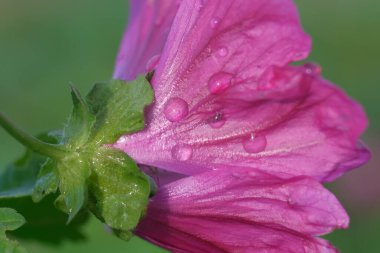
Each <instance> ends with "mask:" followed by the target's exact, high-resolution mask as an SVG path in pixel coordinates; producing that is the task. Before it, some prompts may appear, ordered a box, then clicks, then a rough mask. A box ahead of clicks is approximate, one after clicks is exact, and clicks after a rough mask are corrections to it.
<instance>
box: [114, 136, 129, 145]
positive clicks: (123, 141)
mask: <svg viewBox="0 0 380 253" xmlns="http://www.w3.org/2000/svg"><path fill="white" fill-rule="evenodd" d="M126 140H127V137H125V136H124V135H123V136H121V137H120V138H119V139H118V140H117V141H116V144H124V143H126Z"/></svg>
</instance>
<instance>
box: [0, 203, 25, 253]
mask: <svg viewBox="0 0 380 253" xmlns="http://www.w3.org/2000/svg"><path fill="white" fill-rule="evenodd" d="M24 223H25V219H24V217H23V216H22V215H21V214H19V213H17V212H16V211H15V210H13V209H11V208H0V252H4V253H8V252H9V253H24V252H26V250H25V249H24V248H23V247H21V246H20V245H19V243H18V242H16V241H12V240H9V239H8V238H7V237H6V234H5V232H6V231H12V230H15V229H17V228H19V227H21V226H22V225H23V224H24Z"/></svg>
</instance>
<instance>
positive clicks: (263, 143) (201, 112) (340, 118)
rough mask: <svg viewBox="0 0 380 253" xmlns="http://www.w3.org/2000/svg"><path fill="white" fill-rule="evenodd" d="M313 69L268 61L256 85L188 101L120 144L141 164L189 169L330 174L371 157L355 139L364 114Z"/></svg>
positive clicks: (191, 171) (184, 171)
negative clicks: (173, 118)
mask: <svg viewBox="0 0 380 253" xmlns="http://www.w3.org/2000/svg"><path fill="white" fill-rule="evenodd" d="M318 71H319V70H318V68H317V67H316V66H313V65H306V66H304V67H281V68H280V67H273V68H270V69H268V71H266V72H265V73H264V74H263V75H262V76H261V78H260V80H259V81H258V82H257V83H256V85H257V88H256V90H255V91H249V90H247V89H246V87H245V86H244V85H240V84H237V85H235V86H233V87H230V88H229V89H227V90H226V91H225V92H224V93H222V94H215V95H213V96H211V97H209V99H208V100H205V101H202V102H200V103H198V104H197V105H193V106H190V107H189V108H188V114H187V116H186V117H184V118H183V119H182V120H180V121H178V122H169V121H168V120H165V119H161V121H165V126H162V125H161V124H159V123H157V122H156V121H153V122H152V123H151V124H150V125H149V127H148V128H147V129H146V130H145V131H142V132H139V133H136V134H134V135H131V136H126V137H125V142H124V143H120V144H119V146H118V147H119V148H121V149H123V150H124V151H125V152H127V153H128V154H129V155H130V156H132V157H133V158H134V159H136V160H137V161H138V162H140V163H143V164H148V165H151V166H156V167H160V168H165V169H167V170H170V171H176V172H179V173H182V174H188V175H191V174H196V173H199V172H202V171H206V170H210V169H226V170H231V169H234V168H252V169H260V170H263V171H267V172H273V173H275V174H276V175H279V176H281V177H283V178H288V177H292V176H298V175H306V176H311V177H314V178H315V179H317V180H319V181H332V180H334V179H335V178H336V177H338V176H340V175H342V174H343V173H344V172H346V171H347V170H350V169H352V168H355V167H358V166H360V165H362V164H363V163H365V162H366V161H367V160H368V159H369V157H370V154H369V152H368V150H367V149H366V148H365V147H364V146H363V145H361V144H360V142H358V138H359V136H360V134H361V133H362V132H363V131H364V129H365V128H366V125H367V119H366V116H365V114H364V112H363V110H362V108H361V107H360V105H359V104H357V103H356V102H354V101H352V100H351V99H350V98H349V97H347V96H346V95H345V94H344V93H343V92H342V91H341V90H339V89H338V88H336V87H335V86H333V85H332V84H330V83H329V82H328V81H326V80H324V79H322V78H321V77H320V76H319V73H318Z"/></svg>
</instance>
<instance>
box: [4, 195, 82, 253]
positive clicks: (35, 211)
mask: <svg viewBox="0 0 380 253" xmlns="http://www.w3.org/2000/svg"><path fill="white" fill-rule="evenodd" d="M56 197H57V194H51V195H50V196H47V197H46V198H44V199H43V200H42V201H40V202H38V203H34V202H33V201H32V200H31V198H30V197H24V198H17V199H6V200H3V201H1V204H2V205H5V206H7V207H11V208H13V209H16V210H17V211H18V212H19V213H21V214H23V216H24V217H25V219H26V220H27V223H26V224H25V225H24V226H22V227H21V228H19V229H17V230H15V231H12V232H9V233H8V234H9V236H12V238H15V239H18V240H23V241H25V240H27V241H38V242H39V243H44V244H51V245H56V244H60V243H62V242H64V241H73V242H75V241H78V242H80V241H83V240H85V239H86V237H85V234H84V233H83V231H82V227H83V225H84V224H85V223H86V222H87V221H88V218H89V213H88V212H80V213H79V214H78V215H77V216H76V217H75V219H74V220H73V221H72V222H70V224H68V225H67V224H66V223H67V215H66V214H65V213H63V212H61V211H59V210H58V209H57V208H55V207H54V205H53V202H54V200H55V198H56ZM0 252H1V251H0Z"/></svg>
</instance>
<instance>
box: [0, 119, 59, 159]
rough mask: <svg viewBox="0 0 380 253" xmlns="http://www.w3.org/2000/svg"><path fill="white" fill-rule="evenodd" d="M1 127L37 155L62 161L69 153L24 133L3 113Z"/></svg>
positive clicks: (0, 121)
mask: <svg viewBox="0 0 380 253" xmlns="http://www.w3.org/2000/svg"><path fill="white" fill-rule="evenodd" d="M0 126H2V127H3V128H4V129H5V131H7V132H8V133H9V134H10V135H12V136H13V137H14V138H15V139H16V140H18V141H19V142H20V143H21V144H23V145H24V146H26V147H28V148H29V149H31V150H32V151H34V152H36V153H39V154H41V155H45V156H48V157H50V158H55V159H61V158H63V157H64V156H66V155H67V151H66V150H65V149H63V148H62V146H59V145H53V144H50V143H46V142H43V141H41V140H39V139H37V138H35V137H34V136H32V135H30V134H28V133H26V132H24V131H23V130H21V129H20V128H18V127H17V126H16V125H15V124H14V123H12V122H11V121H10V120H9V119H8V118H7V117H6V116H5V115H4V114H3V113H2V112H0Z"/></svg>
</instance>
